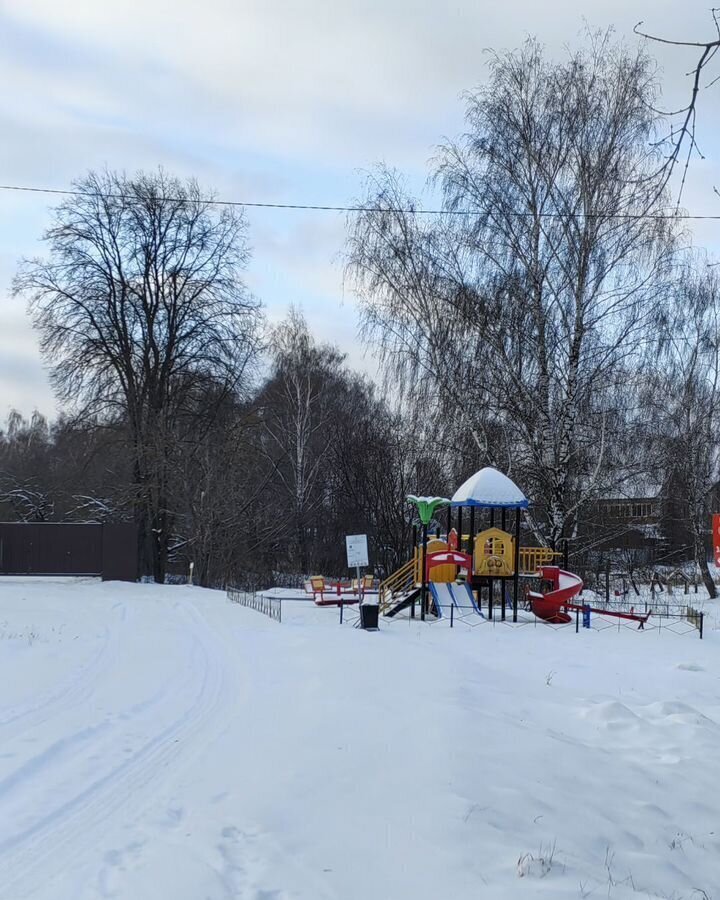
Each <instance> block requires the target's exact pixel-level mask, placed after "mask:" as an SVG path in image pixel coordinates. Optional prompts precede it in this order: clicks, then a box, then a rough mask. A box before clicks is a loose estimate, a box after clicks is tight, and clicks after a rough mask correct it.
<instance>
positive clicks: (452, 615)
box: [450, 603, 455, 628]
mask: <svg viewBox="0 0 720 900" xmlns="http://www.w3.org/2000/svg"><path fill="white" fill-rule="evenodd" d="M454 621H455V604H454V603H451V604H450V627H451V628H452V627H453V622H454Z"/></svg>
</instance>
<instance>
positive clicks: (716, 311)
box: [0, 33, 720, 584]
mask: <svg viewBox="0 0 720 900" xmlns="http://www.w3.org/2000/svg"><path fill="white" fill-rule="evenodd" d="M658 106H659V86H658V76H657V71H656V67H655V64H654V62H653V60H652V58H651V57H650V56H649V55H648V54H647V52H645V50H643V49H635V48H629V47H627V46H625V45H623V44H622V43H619V42H616V41H615V40H614V39H613V37H612V35H611V34H608V33H603V34H592V35H590V36H588V38H587V41H586V43H585V44H584V45H583V46H582V47H581V48H580V49H578V50H576V51H572V52H569V53H568V54H567V57H566V58H565V59H564V60H562V61H560V62H558V61H554V60H551V59H549V58H548V57H547V55H546V53H545V52H544V50H543V48H542V47H541V46H540V45H538V44H537V42H535V41H533V40H528V41H527V42H526V43H525V44H524V45H523V46H522V47H521V48H520V49H519V50H517V51H514V52H508V53H503V54H496V55H494V56H493V57H492V59H491V62H490V71H489V78H488V79H487V81H486V83H485V85H484V86H483V87H481V88H478V89H476V90H473V91H470V92H469V93H468V94H467V95H466V97H465V111H466V117H465V123H466V128H465V132H464V133H463V134H461V135H459V136H458V137H457V138H456V139H455V140H451V141H446V142H445V143H443V144H441V145H440V146H439V147H438V148H437V151H436V153H435V156H434V158H433V160H432V163H431V167H430V171H429V172H428V182H429V187H428V196H429V197H430V198H432V204H431V205H435V206H436V207H438V208H439V212H438V211H436V212H435V213H434V214H433V215H428V214H426V212H425V211H424V209H423V198H420V197H416V196H414V195H413V194H412V193H411V192H410V190H409V189H408V187H407V182H406V179H405V178H404V177H403V175H402V173H400V172H398V171H396V170H393V169H391V168H389V167H387V166H378V167H377V168H376V169H375V170H373V172H372V173H370V175H369V176H368V178H367V180H366V183H365V184H364V186H363V191H362V196H361V198H360V200H359V202H358V204H357V205H358V211H356V212H354V213H351V214H350V215H349V220H348V225H347V243H346V247H345V260H346V279H347V283H348V285H349V286H350V287H351V288H352V290H353V291H354V292H355V294H356V295H357V298H358V302H359V305H360V311H361V317H362V322H363V328H364V332H365V336H366V338H367V341H368V344H369V346H371V347H372V348H373V349H374V351H375V352H376V353H377V355H378V358H379V362H380V367H381V375H382V381H381V383H380V384H375V383H373V382H372V381H371V380H370V379H369V378H368V377H367V376H362V375H360V374H358V373H356V372H353V371H351V370H350V369H349V368H348V366H347V365H346V361H345V359H344V357H343V355H342V354H341V353H340V352H339V351H338V349H337V348H336V347H334V346H332V345H329V344H324V343H321V342H318V341H317V340H315V339H314V337H313V335H312V334H311V333H310V331H309V329H308V327H307V324H306V322H305V321H304V319H303V316H302V314H301V312H299V311H298V310H296V309H291V311H290V312H289V314H288V316H287V318H286V320H285V321H284V322H282V323H281V324H279V325H277V326H275V327H273V328H270V327H269V326H268V324H267V322H266V321H265V319H264V316H263V310H262V306H261V304H260V302H259V301H258V300H257V299H256V298H254V297H253V296H252V295H251V294H250V292H249V291H248V290H247V288H246V287H245V284H244V280H243V278H244V273H245V270H246V267H247V264H248V261H249V234H248V225H247V222H246V219H245V217H244V215H243V213H242V211H241V210H239V209H237V208H233V207H228V206H217V205H214V204H213V203H212V202H211V200H208V195H207V193H205V192H204V191H203V190H201V188H200V187H199V185H198V184H197V183H196V182H195V181H193V180H192V179H190V180H182V179H179V178H176V177H174V176H172V175H169V174H167V173H165V172H163V171H158V172H153V173H139V174H137V175H133V176H128V175H126V174H124V173H118V172H109V171H105V172H100V173H90V174H89V175H87V176H85V177H84V178H82V179H81V180H79V181H78V182H77V184H76V189H77V194H75V195H74V196H72V197H70V198H68V199H67V200H66V201H65V202H63V203H62V204H61V205H60V206H59V207H58V208H57V209H56V211H55V213H54V221H53V224H52V226H51V227H50V229H49V230H48V232H47V234H46V244H47V253H46V255H45V256H44V257H43V258H39V259H34V260H26V261H24V262H23V263H22V264H21V266H20V269H19V272H18V275H17V278H16V283H15V289H16V291H17V293H18V294H20V295H22V296H24V297H25V298H27V301H28V304H29V310H30V315H31V317H32V320H33V323H34V325H35V327H36V329H37V332H38V336H39V339H40V344H41V349H42V352H43V355H44V358H45V360H46V361H47V363H48V365H49V367H50V372H51V378H52V382H53V386H54V388H55V390H56V392H57V396H58V398H59V400H60V402H61V404H62V408H63V409H64V410H65V411H64V412H63V414H62V415H61V416H60V417H59V418H58V420H57V421H55V422H53V423H48V422H46V421H45V420H44V419H43V418H42V417H41V416H40V415H38V414H36V415H34V416H33V417H32V418H31V419H30V420H24V419H23V418H22V417H21V416H19V415H18V414H16V413H13V414H11V415H10V417H9V419H8V422H7V426H6V428H5V430H4V432H3V435H2V440H1V441H0V503H1V504H2V515H3V518H5V519H20V520H24V521H62V520H69V521H105V520H108V519H112V520H117V519H127V520H133V521H135V522H136V523H137V525H138V530H139V545H138V552H139V555H140V562H141V570H142V572H143V574H145V575H152V576H154V577H155V579H156V580H160V581H161V580H163V579H164V578H165V576H166V573H167V572H168V570H169V568H170V569H172V568H173V567H178V566H179V567H183V566H186V565H187V563H188V562H189V561H193V562H194V564H195V571H196V573H197V577H198V579H199V580H200V582H201V583H203V584H223V583H226V582H228V581H232V580H235V581H243V582H245V583H247V582H249V581H250V580H253V579H255V580H257V581H258V582H263V581H264V582H265V583H267V582H268V581H269V580H270V579H275V580H282V579H283V578H285V577H289V576H299V575H302V574H309V573H311V572H324V573H326V574H339V573H341V572H343V571H344V569H345V565H344V542H343V536H344V535H345V534H347V533H355V532H367V533H368V534H369V535H370V536H371V543H372V547H373V553H374V560H375V564H376V566H377V568H378V570H379V571H384V572H389V571H392V569H393V568H395V567H396V566H397V565H399V564H400V563H402V562H403V561H404V560H405V558H406V557H407V554H408V550H409V546H410V541H411V537H412V526H413V522H412V519H411V514H410V511H409V509H408V507H407V505H406V504H405V502H404V498H405V496H406V494H407V493H417V492H420V493H433V494H450V493H452V491H453V490H454V488H455V487H457V486H458V485H459V484H460V483H461V482H462V481H463V480H464V479H465V478H466V477H467V476H468V475H469V474H471V473H472V472H473V471H476V470H477V469H479V468H480V467H481V466H483V465H494V466H496V467H498V468H499V469H501V470H502V471H504V472H506V473H507V474H509V475H510V477H512V478H513V479H514V480H515V481H516V482H517V483H518V484H519V485H521V486H522V488H523V489H524V490H525V492H526V494H527V495H528V496H529V497H531V498H532V500H533V501H534V503H535V505H534V507H533V508H532V509H531V511H530V512H529V514H528V516H527V519H526V521H525V523H524V527H525V531H526V533H527V538H526V539H527V540H529V541H532V542H535V543H541V544H547V545H549V546H552V547H556V548H558V547H560V546H562V545H563V544H564V542H566V541H568V542H569V546H570V550H571V552H572V553H573V554H575V556H576V558H577V561H578V563H579V562H580V560H581V557H583V554H584V555H585V556H587V554H588V553H589V552H591V551H592V546H591V545H590V544H589V543H587V542H586V544H585V545H583V538H582V529H581V527H580V526H581V525H582V522H583V520H584V518H585V519H587V518H588V516H592V513H591V512H590V511H591V510H593V509H596V508H597V507H596V504H597V501H598V500H599V499H601V498H607V497H612V496H618V497H622V496H633V493H634V492H635V493H636V492H637V485H638V484H641V483H644V484H647V483H649V482H652V483H653V484H655V485H657V491H658V492H659V495H668V494H671V495H672V498H673V500H674V501H676V502H675V503H674V505H673V510H674V513H673V515H674V516H675V517H676V518H678V519H681V520H682V525H683V529H684V533H685V534H687V535H688V536H689V537H688V540H687V542H686V543H685V545H684V546H682V547H676V548H674V549H675V550H676V551H677V553H676V555H679V556H683V555H684V556H685V557H686V558H688V559H692V560H695V561H696V563H697V564H698V566H699V568H700V571H701V573H702V575H703V577H704V578H705V580H706V582H708V583H710V574H709V571H708V566H707V538H708V531H709V515H710V512H711V506H712V496H713V491H714V488H715V486H716V485H717V482H718V479H719V474H720V429H719V428H718V421H717V418H718V412H717V408H718V399H719V398H718V391H720V380H719V379H720V329H719V327H718V326H719V325H720V322H719V316H720V269H718V267H716V266H715V264H714V262H713V260H712V259H711V258H709V257H708V256H707V255H706V254H705V253H704V252H702V251H701V250H698V249H696V248H693V246H692V242H691V238H690V235H689V234H688V233H687V231H686V230H685V229H684V227H683V220H682V218H680V217H679V216H677V215H675V210H676V202H675V200H674V198H673V196H672V195H671V192H670V184H671V182H670V180H669V178H668V168H667V154H666V153H665V148H666V141H665V139H664V137H663V128H664V127H665V125H666V124H667V123H666V120H665V118H664V117H663V116H662V115H661V114H660V113H658V112H657V109H658ZM425 202H427V197H426V198H425ZM288 300H289V305H291V303H292V298H288ZM334 313H335V311H334V310H328V314H329V315H332V314H334ZM672 549H673V548H671V550H672Z"/></svg>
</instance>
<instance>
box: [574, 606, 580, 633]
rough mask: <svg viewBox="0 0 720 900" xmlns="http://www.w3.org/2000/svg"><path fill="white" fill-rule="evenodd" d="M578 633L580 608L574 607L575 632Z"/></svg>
mask: <svg viewBox="0 0 720 900" xmlns="http://www.w3.org/2000/svg"><path fill="white" fill-rule="evenodd" d="M579 633H580V610H579V609H578V608H577V606H576V607H575V634H579Z"/></svg>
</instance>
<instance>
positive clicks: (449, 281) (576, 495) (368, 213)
mask: <svg viewBox="0 0 720 900" xmlns="http://www.w3.org/2000/svg"><path fill="white" fill-rule="evenodd" d="M654 96H655V82H654V68H653V65H652V62H651V60H650V59H649V58H648V57H647V56H646V55H645V54H643V53H641V52H638V53H631V52H629V51H628V50H626V49H625V48H623V47H622V46H617V45H614V44H613V43H612V41H611V39H610V36H609V35H608V34H605V35H594V36H592V37H591V40H590V44H589V47H588V48H587V49H586V50H584V51H581V52H578V53H574V54H572V55H571V56H570V58H569V59H568V60H567V61H566V62H564V63H562V64H551V63H549V62H548V61H547V60H546V59H545V57H544V55H543V52H542V50H541V49H540V47H539V46H538V45H537V43H536V42H534V41H528V42H527V43H526V45H525V46H524V47H523V49H522V50H521V51H519V52H516V53H508V54H502V55H496V56H494V57H493V60H492V63H491V72H490V79H489V82H488V84H487V87H485V88H483V89H481V90H479V91H477V92H474V93H472V94H469V95H468V96H467V123H468V131H467V133H466V134H465V135H464V136H463V137H462V138H461V139H460V140H458V141H456V142H453V143H449V144H447V145H446V146H444V147H443V148H442V149H441V151H440V153H439V156H438V159H437V164H436V168H435V171H434V177H435V179H436V181H437V183H438V184H439V185H440V187H441V188H442V191H443V196H444V208H445V211H446V215H445V216H444V217H441V218H440V221H439V222H428V221H426V220H423V219H422V218H421V216H420V215H418V214H417V213H416V211H415V209H416V207H415V204H414V202H413V201H412V200H411V199H409V198H407V197H406V196H405V195H404V192H403V190H402V184H401V182H400V181H399V179H398V177H397V176H396V175H394V174H393V173H388V172H386V171H382V170H381V171H380V173H379V174H378V175H376V176H374V179H373V180H372V181H371V183H370V187H369V196H368V197H367V199H366V203H365V209H364V210H363V211H362V212H361V213H360V214H358V216H357V218H356V219H355V220H354V223H353V228H352V231H351V235H350V240H349V248H348V264H349V270H350V274H351V276H352V277H353V278H354V279H355V285H356V287H357V289H358V291H359V293H360V294H361V297H362V302H363V309H364V316H365V323H366V327H367V328H368V329H369V331H370V332H371V333H372V334H373V335H374V336H375V338H376V339H377V340H378V344H379V349H380V355H381V360H382V361H383V363H384V365H385V368H386V371H390V372H392V374H393V376H394V378H395V379H396V381H397V382H399V384H400V386H401V387H402V388H403V389H405V390H406V391H407V392H409V393H410V394H411V395H412V397H413V398H414V399H415V401H416V402H418V401H419V402H421V403H422V407H423V409H425V410H428V409H430V410H433V409H434V411H435V412H438V411H439V412H441V413H442V414H443V415H441V417H440V418H444V420H445V422H446V423H447V424H446V428H449V429H451V430H452V431H453V433H454V434H457V433H458V432H459V431H461V430H464V431H465V432H466V433H471V434H472V435H473V436H474V438H475V443H476V457H475V459H473V460H471V461H469V464H468V467H469V468H470V469H471V470H472V468H477V466H478V464H480V463H484V462H497V463H499V464H501V465H502V467H503V468H505V469H510V468H511V462H510V461H511V460H512V461H514V465H515V467H516V468H517V469H518V470H519V473H520V475H521V476H522V477H523V479H524V480H525V482H526V483H528V485H529V488H530V490H531V491H533V492H534V496H535V497H536V498H537V499H541V498H542V500H544V501H546V509H545V511H546V516H545V536H546V538H547V539H548V540H549V542H550V543H551V544H553V545H555V544H557V542H558V541H559V540H560V539H561V538H562V537H563V536H567V535H568V533H569V529H570V527H571V523H572V518H573V515H574V513H575V511H576V510H577V508H578V506H579V504H581V503H583V502H584V501H585V500H586V499H587V498H588V497H590V496H592V494H593V492H594V491H595V490H596V489H597V487H598V485H599V484H600V483H601V480H602V479H601V474H602V468H603V464H604V460H605V448H606V444H607V433H606V426H607V423H608V422H609V421H610V420H611V419H612V413H613V410H614V409H615V407H616V404H617V398H618V392H619V390H620V389H621V387H622V385H623V384H624V383H625V382H626V380H627V377H628V373H629V372H633V371H635V370H637V368H638V367H639V365H640V363H641V361H642V357H643V352H644V351H646V350H647V346H648V343H647V340H646V338H647V335H648V330H649V328H650V327H651V325H652V321H653V317H654V315H655V313H656V312H657V310H658V307H659V306H660V305H661V303H662V300H663V296H664V278H665V276H666V273H667V271H668V270H669V268H670V265H671V262H672V242H671V241H670V240H669V231H668V226H667V225H666V223H665V222H664V220H663V219H662V218H661V217H659V214H660V213H661V212H662V206H663V202H664V195H663V192H662V186H661V184H660V176H659V175H657V162H658V158H657V154H656V152H654V151H653V149H652V147H651V143H652V140H653V137H654V128H655V124H656V117H655V114H654V113H653V112H652V101H653V99H654ZM448 420H449V421H448Z"/></svg>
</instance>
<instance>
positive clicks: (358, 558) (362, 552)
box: [345, 534, 368, 569]
mask: <svg viewBox="0 0 720 900" xmlns="http://www.w3.org/2000/svg"><path fill="white" fill-rule="evenodd" d="M345 546H346V547H347V563H348V568H349V569H355V568H357V567H358V566H366V565H367V564H368V548H367V535H366V534H348V535H346V536H345Z"/></svg>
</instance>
